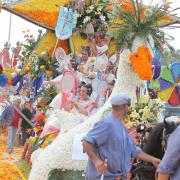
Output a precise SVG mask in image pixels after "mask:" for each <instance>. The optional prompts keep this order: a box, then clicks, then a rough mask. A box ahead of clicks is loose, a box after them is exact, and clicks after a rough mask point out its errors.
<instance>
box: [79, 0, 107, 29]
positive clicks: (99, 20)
mask: <svg viewBox="0 0 180 180" xmlns="http://www.w3.org/2000/svg"><path fill="white" fill-rule="evenodd" d="M106 4H107V2H105V1H103V0H100V1H99V2H98V3H94V4H86V5H85V6H84V8H83V10H81V11H78V13H77V25H76V27H77V30H78V31H79V32H83V31H84V30H85V29H86V27H87V25H88V24H90V23H91V24H92V25H93V27H94V30H95V32H97V31H99V30H102V29H104V28H105V24H106V23H107V22H108V20H109V18H108V15H107V13H106V10H105V8H106Z"/></svg>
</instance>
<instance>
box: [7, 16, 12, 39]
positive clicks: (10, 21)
mask: <svg viewBox="0 0 180 180" xmlns="http://www.w3.org/2000/svg"><path fill="white" fill-rule="evenodd" d="M11 25H12V14H11V13H10V16H9V33H8V42H10V41H11Z"/></svg>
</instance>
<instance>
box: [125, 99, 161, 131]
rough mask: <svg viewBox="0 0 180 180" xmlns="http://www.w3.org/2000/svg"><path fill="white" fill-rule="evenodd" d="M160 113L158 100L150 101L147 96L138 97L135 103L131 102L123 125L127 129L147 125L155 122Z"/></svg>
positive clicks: (159, 101)
mask: <svg viewBox="0 0 180 180" xmlns="http://www.w3.org/2000/svg"><path fill="white" fill-rule="evenodd" d="M161 111H162V101H161V100H160V99H150V98H149V97H148V96H145V95H143V96H140V97H139V99H138V101H137V102H133V103H132V105H131V107H130V110H129V113H128V115H127V116H126V118H125V120H124V123H125V125H126V127H127V128H133V127H136V126H137V125H138V124H147V123H153V122H156V121H157V118H158V115H159V113H160V112H161Z"/></svg>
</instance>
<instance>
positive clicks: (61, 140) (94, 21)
mask: <svg viewBox="0 0 180 180" xmlns="http://www.w3.org/2000/svg"><path fill="white" fill-rule="evenodd" d="M93 2H94V1H93ZM93 2H89V1H87V2H86V1H77V4H76V5H78V7H79V10H78V14H77V25H78V26H77V29H78V30H77V31H76V34H77V32H78V34H79V35H80V36H81V37H80V36H77V35H75V34H74V33H73V35H72V36H71V35H70V36H69V38H70V40H69V46H70V50H71V52H72V53H73V55H74V56H76V53H77V52H78V50H79V49H80V46H81V45H84V44H88V43H92V42H89V41H88V40H87V37H88V38H89V39H91V38H92V35H93V34H94V31H103V33H104V34H106V35H107V36H108V37H109V39H110V42H109V44H108V45H109V54H111V53H115V51H114V48H112V47H114V46H113V45H114V44H115V46H117V47H118V51H120V50H121V51H120V52H121V54H120V61H119V64H118V70H117V80H116V83H115V86H114V88H113V91H112V94H111V95H113V94H115V93H117V92H124V93H127V94H129V95H130V96H131V97H132V98H133V97H135V92H136V90H137V87H143V88H144V87H145V84H146V80H150V79H152V57H153V56H154V51H155V47H156V48H157V47H159V46H161V45H162V44H164V43H165V41H166V39H165V34H164V32H163V31H161V30H160V28H163V27H166V26H170V25H171V24H175V23H178V22H179V21H178V19H177V18H176V17H173V16H171V15H168V13H170V11H171V10H169V11H168V9H167V8H165V7H164V6H160V7H158V6H155V7H151V6H144V5H143V4H141V3H140V2H138V1H136V2H134V1H131V0H129V1H128V0H124V1H118V2H116V3H114V2H106V1H97V2H96V3H97V4H98V3H102V4H103V5H99V10H98V7H95V6H97V5H93ZM66 3H69V4H68V7H69V8H70V9H71V8H72V7H73V6H72V3H73V2H68V1H56V2H55V3H51V2H47V3H43V2H42V1H41V0H38V1H34V0H29V1H25V2H22V3H17V4H14V5H12V6H11V7H7V6H5V7H4V8H5V9H7V10H9V11H11V12H14V13H16V14H17V15H20V16H23V17H24V18H25V19H27V20H29V21H31V22H35V23H38V22H41V23H42V24H41V25H42V26H43V27H45V28H47V29H54V28H55V26H56V24H57V20H58V11H59V7H60V8H62V7H64V6H65V4H66ZM42 4H43V6H41V5H42ZM61 6H62V7H61ZM88 6H89V8H87V7H88ZM50 7H52V8H50ZM90 7H91V8H90ZM95 8H96V10H95V11H94V12H95V13H99V15H100V17H101V18H100V20H99V19H98V18H97V17H96V15H93V16H92V14H91V15H90V13H91V12H92V11H93V9H95ZM163 8H164V9H163ZM102 9H103V11H102ZM84 10H85V11H86V12H85V13H86V14H87V17H85V18H84V20H83V21H82V19H81V17H82V16H83V14H84V12H83V11H84ZM39 14H40V15H39ZM88 14H89V16H88ZM49 15H52V16H49ZM98 22H100V23H102V22H103V23H102V26H100V27H98V24H100V23H98ZM78 23H79V24H78ZM81 23H82V24H81ZM92 27H93V28H92ZM101 28H102V29H101ZM71 30H72V29H70V31H71ZM68 32H69V29H68ZM50 34H51V32H49V35H50ZM84 34H85V36H86V37H85V38H86V39H85V40H84V39H82V36H83V35H84ZM52 36H53V35H52ZM54 37H55V36H54ZM54 37H53V38H54ZM59 37H60V38H61V36H59ZM62 42H66V44H64V46H62ZM53 43H54V45H55V44H59V47H63V48H64V49H65V48H66V47H67V41H61V40H60V41H59V42H58V43H56V38H55V41H54V42H53ZM57 47H58V46H57ZM53 53H54V51H53ZM110 97H111V96H110ZM109 99H110V98H109ZM109 99H108V100H107V101H106V103H105V104H104V105H103V107H101V108H100V109H99V110H98V111H97V112H96V113H95V114H94V115H92V116H90V117H89V118H88V119H86V121H85V122H83V123H81V124H79V125H77V126H76V127H74V128H73V127H72V128H71V129H70V130H69V131H68V132H67V131H64V132H61V133H60V135H59V136H58V137H57V138H56V139H55V140H54V141H53V142H52V143H51V145H49V146H47V148H45V149H44V150H42V151H40V153H38V152H37V153H36V151H35V152H34V158H35V160H34V161H33V165H32V170H31V173H30V177H29V179H37V180H41V179H43V180H44V179H48V175H49V172H50V171H51V170H54V169H59V170H60V172H61V173H62V174H63V171H65V172H66V171H67V172H69V171H72V172H73V171H83V170H84V169H85V166H86V160H85V158H84V160H82V159H83V158H80V159H76V158H74V157H73V158H72V154H73V142H74V138H75V137H76V136H78V135H79V136H83V134H85V133H87V131H89V130H90V128H91V127H92V126H93V125H94V123H96V122H97V121H98V120H99V119H100V118H101V117H102V116H103V114H104V112H105V111H106V110H107V109H109V107H110V101H109ZM61 113H62V112H61ZM145 113H146V112H145ZM132 114H133V113H132ZM62 115H64V114H63V113H62ZM62 115H61V116H59V117H58V118H59V119H60V118H62ZM132 116H133V115H132ZM53 118H55V117H53Z"/></svg>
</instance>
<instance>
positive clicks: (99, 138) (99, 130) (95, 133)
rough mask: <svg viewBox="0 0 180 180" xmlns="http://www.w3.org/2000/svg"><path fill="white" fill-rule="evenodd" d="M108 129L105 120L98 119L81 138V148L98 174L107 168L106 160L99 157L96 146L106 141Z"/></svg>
mask: <svg viewBox="0 0 180 180" xmlns="http://www.w3.org/2000/svg"><path fill="white" fill-rule="evenodd" d="M110 129H111V128H110V126H109V124H108V123H107V122H104V121H103V120H100V121H99V122H97V123H96V124H95V126H94V127H93V129H92V130H91V131H90V132H89V133H88V134H87V135H86V136H85V137H84V138H83V148H84V150H85V152H86V153H87V155H88V156H89V159H90V160H91V161H92V162H93V164H94V166H95V167H96V169H97V171H98V172H99V173H100V174H103V172H104V171H105V170H106V169H107V160H105V159H100V157H99V154H98V148H99V147H100V146H101V145H102V144H104V143H105V142H106V141H107V139H108V137H109V131H111V130H110Z"/></svg>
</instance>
